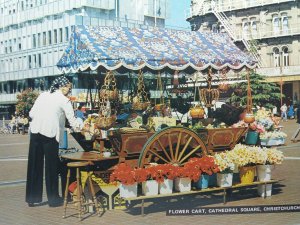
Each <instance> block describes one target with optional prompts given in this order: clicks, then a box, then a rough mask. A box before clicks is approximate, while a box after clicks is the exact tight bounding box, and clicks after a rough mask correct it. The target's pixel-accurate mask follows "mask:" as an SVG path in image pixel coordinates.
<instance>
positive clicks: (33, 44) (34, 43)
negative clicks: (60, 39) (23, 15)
mask: <svg viewBox="0 0 300 225" xmlns="http://www.w3.org/2000/svg"><path fill="white" fill-rule="evenodd" d="M32 47H33V48H36V35H35V34H33V35H32Z"/></svg>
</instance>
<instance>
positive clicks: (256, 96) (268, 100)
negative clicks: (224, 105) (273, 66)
mask: <svg viewBox="0 0 300 225" xmlns="http://www.w3.org/2000/svg"><path fill="white" fill-rule="evenodd" d="M249 78H250V87H251V95H252V103H253V105H254V106H257V105H259V106H263V107H265V108H268V109H271V108H273V107H274V106H275V105H278V103H279V101H280V87H279V85H278V84H276V83H270V82H266V79H265V77H264V76H262V75H259V74H257V73H255V72H254V71H252V72H251V73H250V76H249ZM242 79H244V80H246V82H242V83H235V84H233V85H231V88H233V89H234V92H233V93H232V95H231V97H230V98H229V99H228V101H229V102H230V103H234V104H240V105H247V75H246V74H243V75H242Z"/></svg>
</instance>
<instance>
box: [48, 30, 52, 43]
mask: <svg viewBox="0 0 300 225" xmlns="http://www.w3.org/2000/svg"><path fill="white" fill-rule="evenodd" d="M48 44H49V45H51V44H52V38H51V30H49V31H48Z"/></svg>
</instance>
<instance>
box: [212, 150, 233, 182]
mask: <svg viewBox="0 0 300 225" xmlns="http://www.w3.org/2000/svg"><path fill="white" fill-rule="evenodd" d="M214 158H215V163H216V164H217V166H218V168H219V172H218V173H217V185H218V186H219V187H231V186H232V179H233V170H234V163H233V161H232V159H231V156H230V154H228V151H225V152H221V153H218V154H215V155H214Z"/></svg>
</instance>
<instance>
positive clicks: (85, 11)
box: [0, 0, 168, 111]
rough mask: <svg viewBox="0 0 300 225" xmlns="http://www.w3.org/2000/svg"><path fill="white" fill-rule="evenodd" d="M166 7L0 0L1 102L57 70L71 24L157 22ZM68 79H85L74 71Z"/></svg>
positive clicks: (160, 3)
mask: <svg viewBox="0 0 300 225" xmlns="http://www.w3.org/2000/svg"><path fill="white" fill-rule="evenodd" d="M167 10H168V3H167V0H143V1H138V0H0V107H1V105H2V107H3V105H5V104H11V103H15V102H16V93H18V92H21V91H22V90H24V89H26V88H33V89H39V90H44V89H46V88H47V87H48V86H49V84H50V83H51V80H52V79H53V78H54V77H55V76H57V75H60V74H61V73H60V71H59V70H58V69H57V67H56V63H57V62H58V60H59V58H60V56H61V55H62V53H63V51H64V49H65V47H66V46H67V44H68V40H69V37H70V34H71V32H72V29H73V27H74V26H76V25H94V26H98V25H99V26H128V27H140V26H160V27H161V26H164V24H165V18H166V15H167ZM81 78H82V79H81ZM73 83H74V85H75V88H85V84H86V81H84V77H83V76H82V77H80V74H79V75H78V74H77V75H74V76H73ZM0 111H1V110H0Z"/></svg>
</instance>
